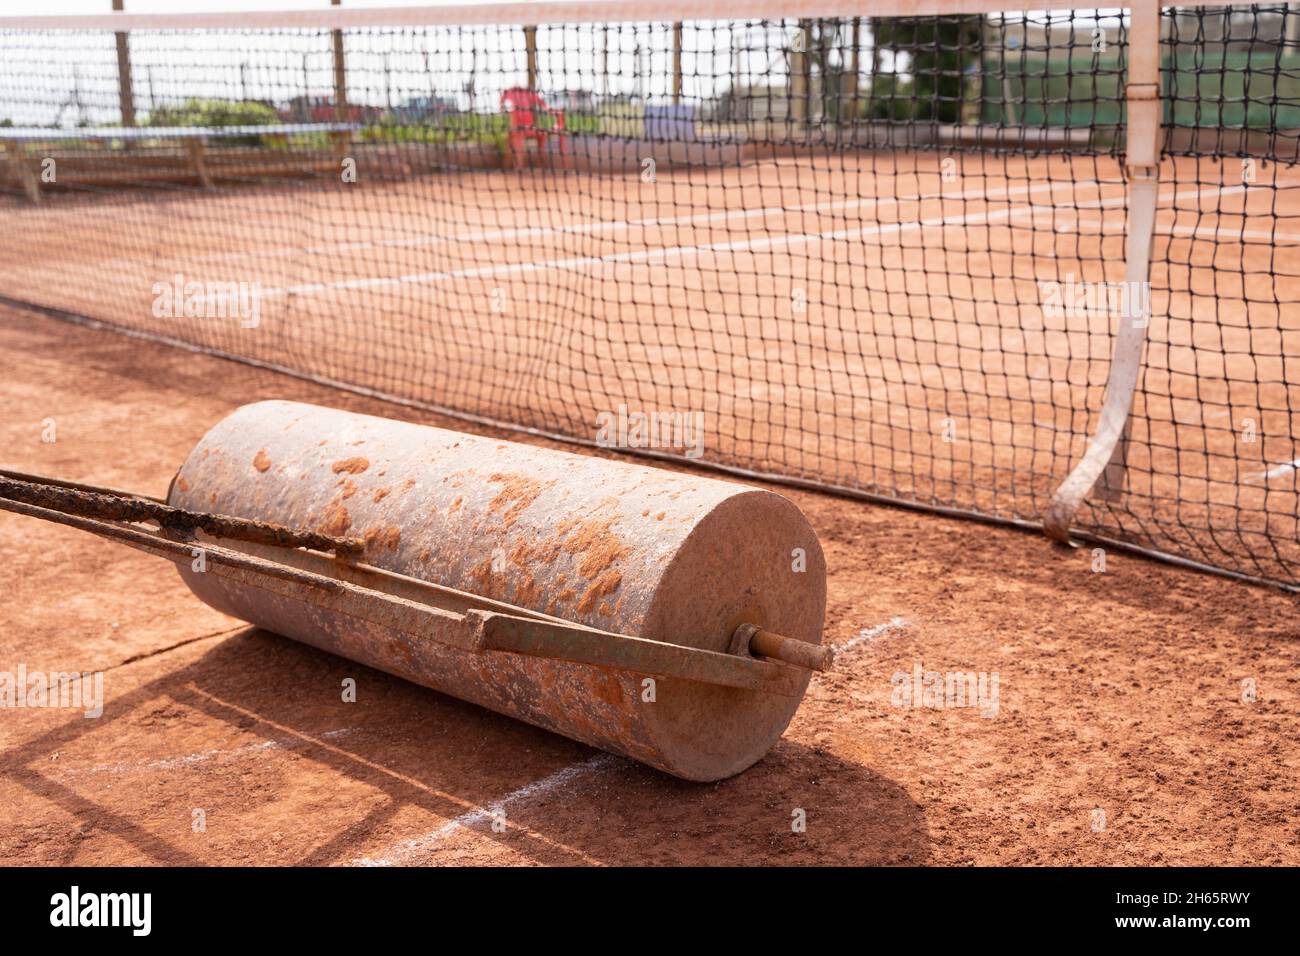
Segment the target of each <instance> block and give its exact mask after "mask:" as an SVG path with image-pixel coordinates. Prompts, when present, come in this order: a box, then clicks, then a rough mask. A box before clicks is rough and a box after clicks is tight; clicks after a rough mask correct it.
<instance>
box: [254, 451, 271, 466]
mask: <svg viewBox="0 0 1300 956" xmlns="http://www.w3.org/2000/svg"><path fill="white" fill-rule="evenodd" d="M253 467H254V468H256V469H257V470H258V471H266V470H267V469H269V468H270V467H271V459H270V458H268V457H267V455H266V449H265V448H263V449H261V450H260V451H259V452H258V453H257V454H256V455H254V456H253Z"/></svg>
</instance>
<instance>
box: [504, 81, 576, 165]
mask: <svg viewBox="0 0 1300 956" xmlns="http://www.w3.org/2000/svg"><path fill="white" fill-rule="evenodd" d="M501 109H502V110H504V111H505V112H507V113H509V114H510V133H509V142H510V155H511V158H512V160H513V162H514V165H515V167H516V168H519V167H522V166H523V165H524V159H525V158H526V153H525V150H527V148H528V141H529V140H530V139H531V140H535V141H536V143H537V149H538V151H539V152H540V153H542V155H545V154H546V139H547V137H548V136H550V135H551V134H552V133H557V134H560V155H561V156H563V155H565V152H566V151H567V147H566V145H565V141H564V135H563V134H564V110H553V109H551V108H550V107H549V106H547V105H546V101H545V100H544V99H542V98H541V97H540V96H539V95H537V93H536V92H535V91H533V90H526V89H524V88H523V87H522V86H516V87H512V88H511V89H508V90H506V91H505V92H504V93H502V94H501ZM539 114H540V115H541V116H549V117H550V118H551V122H550V124H549V125H548V126H539V125H538V124H537V120H538V119H539Z"/></svg>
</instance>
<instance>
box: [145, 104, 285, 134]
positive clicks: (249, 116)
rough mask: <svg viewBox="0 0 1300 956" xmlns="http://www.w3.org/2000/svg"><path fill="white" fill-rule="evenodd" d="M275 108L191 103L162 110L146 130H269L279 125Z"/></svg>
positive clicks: (152, 113) (149, 122)
mask: <svg viewBox="0 0 1300 956" xmlns="http://www.w3.org/2000/svg"><path fill="white" fill-rule="evenodd" d="M279 121H280V117H279V116H278V115H277V114H276V112H275V108H274V107H272V106H269V105H267V104H266V103H259V102H256V101H253V100H205V99H198V98H193V99H188V100H186V101H185V102H184V103H183V104H181V105H180V106H160V107H158V109H156V110H153V111H152V112H150V114H149V118H148V120H147V121H146V123H145V125H146V126H206V127H216V126H267V125H270V124H272V123H278V122H279Z"/></svg>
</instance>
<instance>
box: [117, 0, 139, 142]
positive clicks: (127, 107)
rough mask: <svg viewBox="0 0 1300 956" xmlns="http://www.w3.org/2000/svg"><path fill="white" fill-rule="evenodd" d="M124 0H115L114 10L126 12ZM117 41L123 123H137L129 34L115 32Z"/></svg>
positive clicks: (131, 124)
mask: <svg viewBox="0 0 1300 956" xmlns="http://www.w3.org/2000/svg"><path fill="white" fill-rule="evenodd" d="M123 3H124V0H113V12H114V13H122V12H124V6H123ZM113 38H114V40H115V41H116V43H117V99H118V105H119V108H120V109H121V111H122V125H123V126H134V125H135V94H134V92H133V91H132V83H131V44H130V40H129V39H128V37H127V34H126V32H125V31H123V30H119V31H117V32H116V33H114V34H113Z"/></svg>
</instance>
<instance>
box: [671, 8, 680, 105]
mask: <svg viewBox="0 0 1300 956" xmlns="http://www.w3.org/2000/svg"><path fill="white" fill-rule="evenodd" d="M681 101H682V21H681V20H678V21H677V22H676V23H674V24H673V105H674V106H677V105H678V104H680V103H681Z"/></svg>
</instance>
